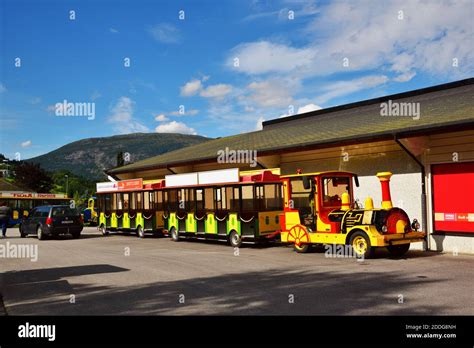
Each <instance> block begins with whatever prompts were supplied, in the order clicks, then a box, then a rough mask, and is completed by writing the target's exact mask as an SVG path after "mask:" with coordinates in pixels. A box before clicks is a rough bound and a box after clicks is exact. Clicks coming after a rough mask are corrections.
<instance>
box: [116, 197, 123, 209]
mask: <svg viewBox="0 0 474 348" xmlns="http://www.w3.org/2000/svg"><path fill="white" fill-rule="evenodd" d="M117 209H118V210H123V196H122V194H121V193H117Z"/></svg>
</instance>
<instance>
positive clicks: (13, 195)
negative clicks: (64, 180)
mask: <svg viewBox="0 0 474 348" xmlns="http://www.w3.org/2000/svg"><path fill="white" fill-rule="evenodd" d="M0 197H1V198H26V199H27V198H31V199H67V196H66V195H65V194H63V193H36V192H22V191H2V192H0Z"/></svg>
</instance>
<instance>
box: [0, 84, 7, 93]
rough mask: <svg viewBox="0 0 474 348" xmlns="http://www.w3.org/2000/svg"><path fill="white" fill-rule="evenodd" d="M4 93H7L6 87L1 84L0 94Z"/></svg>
mask: <svg viewBox="0 0 474 348" xmlns="http://www.w3.org/2000/svg"><path fill="white" fill-rule="evenodd" d="M6 91H7V87H5V85H4V84H3V83H0V93H3V92H6Z"/></svg>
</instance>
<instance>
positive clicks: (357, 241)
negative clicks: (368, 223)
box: [349, 232, 373, 259]
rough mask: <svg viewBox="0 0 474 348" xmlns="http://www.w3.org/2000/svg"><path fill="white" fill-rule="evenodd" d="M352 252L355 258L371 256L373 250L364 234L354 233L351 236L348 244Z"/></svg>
mask: <svg viewBox="0 0 474 348" xmlns="http://www.w3.org/2000/svg"><path fill="white" fill-rule="evenodd" d="M349 244H350V246H351V247H352V250H353V251H354V252H355V253H356V256H357V257H364V258H366V259H368V258H370V257H371V256H372V254H373V248H372V246H371V245H370V240H369V237H367V235H366V234H365V233H364V232H356V233H354V234H353V235H352V236H351V240H350V242H349Z"/></svg>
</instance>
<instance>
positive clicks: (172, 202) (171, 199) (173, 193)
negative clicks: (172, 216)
mask: <svg viewBox="0 0 474 348" xmlns="http://www.w3.org/2000/svg"><path fill="white" fill-rule="evenodd" d="M167 196H168V209H169V210H176V208H177V202H178V191H177V190H169V191H167Z"/></svg>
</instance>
